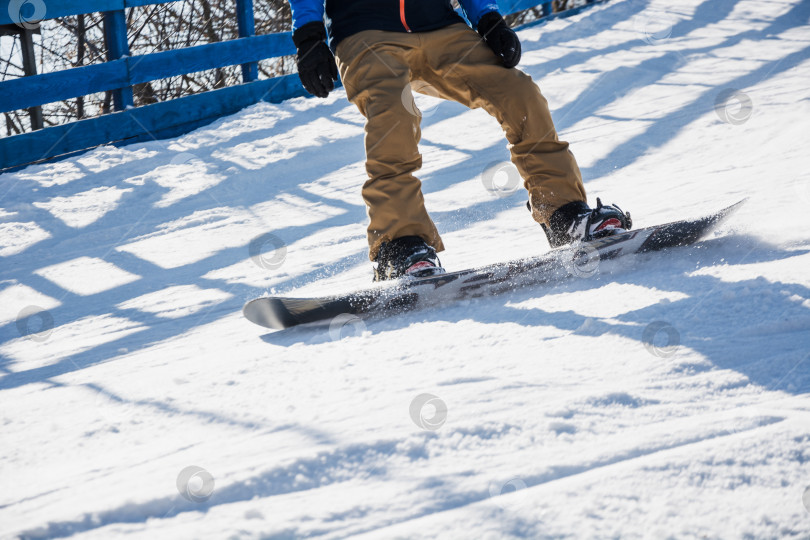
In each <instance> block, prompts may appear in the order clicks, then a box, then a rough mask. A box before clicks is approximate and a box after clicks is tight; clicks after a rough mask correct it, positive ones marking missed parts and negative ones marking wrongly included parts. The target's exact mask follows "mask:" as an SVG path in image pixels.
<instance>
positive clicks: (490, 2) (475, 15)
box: [458, 0, 498, 28]
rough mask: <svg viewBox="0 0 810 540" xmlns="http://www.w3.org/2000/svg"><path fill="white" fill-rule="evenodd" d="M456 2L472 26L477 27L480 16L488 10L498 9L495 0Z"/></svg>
mask: <svg viewBox="0 0 810 540" xmlns="http://www.w3.org/2000/svg"><path fill="white" fill-rule="evenodd" d="M458 3H459V4H460V5H461V9H462V10H463V11H464V15H465V16H466V17H467V20H468V21H470V24H471V25H472V27H473V28H478V21H479V20H480V19H481V17H482V16H484V15H485V14H487V13H489V12H490V11H498V3H497V2H496V1H495V0H459V1H458Z"/></svg>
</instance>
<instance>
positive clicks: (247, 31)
mask: <svg viewBox="0 0 810 540" xmlns="http://www.w3.org/2000/svg"><path fill="white" fill-rule="evenodd" d="M236 23H237V25H238V27H239V37H240V38H243V37H250V36H253V35H255V34H256V21H255V20H254V17H253V0H236ZM257 80H259V63H258V62H249V63H247V64H242V82H246V83H249V82H253V81H257Z"/></svg>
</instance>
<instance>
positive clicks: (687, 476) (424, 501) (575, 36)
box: [0, 0, 810, 539]
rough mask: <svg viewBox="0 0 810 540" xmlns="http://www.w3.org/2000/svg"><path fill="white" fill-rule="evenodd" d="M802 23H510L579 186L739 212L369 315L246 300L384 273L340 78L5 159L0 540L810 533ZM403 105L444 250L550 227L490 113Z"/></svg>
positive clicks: (798, 5)
mask: <svg viewBox="0 0 810 540" xmlns="http://www.w3.org/2000/svg"><path fill="white" fill-rule="evenodd" d="M809 18H810V2H806V1H802V0H780V1H775V0H773V1H770V0H740V1H732V0H702V1H701V0H684V1H681V2H669V1H666V0H655V1H650V2H643V1H640V0H616V1H612V2H609V3H606V4H601V5H599V6H597V7H594V8H592V9H589V10H586V11H585V12H583V13H581V14H579V15H577V16H575V17H572V18H569V19H564V20H556V21H552V22H550V23H548V24H544V25H537V26H532V27H528V28H524V29H522V30H521V31H520V32H519V35H520V37H521V39H522V42H523V46H524V49H525V52H524V55H523V60H522V62H521V68H522V69H524V70H525V71H526V72H528V73H530V74H531V75H532V76H533V77H534V79H535V80H536V81H537V82H538V84H539V85H540V87H541V89H542V90H543V92H544V94H545V96H546V97H547V98H548V100H549V102H550V104H551V107H552V111H553V115H554V118H555V121H556V123H557V126H558V128H559V131H560V133H561V137H562V138H564V139H566V140H569V141H570V142H571V144H572V149H573V151H574V153H575V155H576V156H577V158H578V160H579V162H580V164H581V167H582V171H583V174H584V177H585V179H586V187H587V189H588V191H589V197H590V200H591V202H593V201H595V198H596V197H597V196H598V197H601V198H602V199H603V200H604V201H605V202H615V203H618V204H619V205H620V206H622V207H623V208H625V209H626V210H629V211H631V213H632V214H633V216H634V218H635V222H636V224H637V226H640V227H641V226H645V225H650V224H654V223H658V222H663V221H671V220H676V219H680V218H685V217H697V216H699V215H701V214H703V213H706V212H709V211H713V210H716V209H719V208H721V207H723V206H725V205H727V204H730V203H733V202H735V201H737V200H739V199H742V198H743V197H746V196H748V197H750V200H749V202H748V203H747V205H745V206H744V207H743V208H742V209H741V210H740V211H739V212H738V213H737V214H736V215H735V216H734V217H733V218H732V219H731V220H730V221H729V222H728V223H727V224H726V225H724V227H723V228H722V229H721V230H719V231H718V232H717V233H715V234H714V235H713V236H712V237H711V238H709V239H707V240H705V241H703V242H701V243H699V244H697V245H695V246H693V247H689V248H679V249H674V250H672V251H669V252H666V253H658V254H649V255H644V256H640V257H637V258H634V259H633V260H631V261H627V263H626V264H613V265H611V266H607V265H605V267H603V268H600V269H599V272H598V273H596V274H595V275H593V276H591V277H583V278H572V279H569V280H567V281H564V282H561V283H557V284H553V285H547V286H538V287H532V288H527V289H523V290H516V291H514V292H512V293H509V294H504V295H501V296H497V297H490V298H484V299H477V300H473V301H469V302H466V303H463V304H456V305H448V306H439V307H435V308H431V309H429V310H425V311H420V312H414V313H409V314H404V315H399V316H395V317H391V318H387V319H382V318H374V319H366V320H358V319H351V318H342V319H340V320H336V321H331V324H322V325H314V326H309V327H302V328H296V329H291V330H286V331H280V332H272V331H268V330H265V329H263V328H260V327H258V326H255V325H252V324H251V323H249V322H248V321H246V320H245V319H244V318H243V317H242V316H241V313H240V309H241V306H242V304H243V303H244V302H245V301H246V300H248V299H250V298H253V297H256V296H259V295H261V294H264V293H268V292H275V293H278V294H280V293H283V294H290V295H310V294H324V293H329V292H337V291H342V290H348V289H351V288H354V287H359V286H363V285H368V284H369V283H370V278H371V269H370V263H369V262H368V260H367V256H366V242H365V221H366V217H365V207H364V206H363V204H362V201H361V198H360V194H359V190H360V186H361V185H362V183H363V181H364V179H365V173H364V167H363V157H364V155H363V119H362V118H361V116H360V114H359V112H358V111H357V110H356V109H355V108H354V107H353V106H352V105H351V104H349V103H348V102H347V101H346V97H345V93H344V92H343V91H336V92H334V93H333V94H332V95H331V96H330V97H329V98H328V99H325V100H317V99H294V100H290V101H288V102H285V103H283V104H280V105H271V104H267V103H262V104H258V105H256V106H253V107H250V108H248V109H246V110H244V111H242V112H241V113H239V114H236V115H234V116H232V117H228V118H223V119H221V120H219V121H217V122H216V123H214V124H212V125H210V126H208V127H205V128H202V129H199V130H197V131H195V132H193V133H190V134H188V135H185V136H183V137H179V138H177V139H173V140H163V141H154V142H150V143H144V144H134V145H130V146H125V147H122V148H114V147H103V148H99V149H96V150H94V151H92V152H89V153H86V154H84V155H81V156H78V157H73V158H71V159H67V160H63V161H59V162H53V163H47V164H43V165H37V166H32V167H28V168H27V169H24V170H22V171H19V172H14V173H7V174H3V175H2V176H0V220H2V223H0V257H2V268H0V272H2V277H1V278H0V279H2V281H1V282H0V317H2V322H0V324H2V326H0V370H1V371H2V373H0V426H2V427H1V428H0V437H2V439H1V440H0V537H2V538H15V537H20V538H44V537H57V538H58V537H77V538H98V539H107V538H114V537H132V538H136V537H137V538H172V539H176V538H300V537H316V538H345V537H350V536H352V537H354V536H360V537H364V538H442V539H444V538H462V539H471V538H568V537H582V538H695V537H699V538H723V539H726V538H809V537H810V513H808V510H807V509H806V508H805V506H807V507H810V492H807V493H806V492H805V490H806V488H807V486H808V485H810V400H809V399H808V392H810V227H808V208H809V207H810V172H808V171H810V155H809V154H808V147H807V143H808V135H807V134H808V132H810V125H808V124H809V122H810V91H808V81H810V26H809V25H808V22H809V20H808V19H809ZM406 101H407V100H406ZM417 103H418V105H419V106H420V108H421V109H422V111H423V116H424V118H423V128H424V130H423V140H422V143H421V149H422V151H423V153H424V168H423V169H422V171H421V173H420V176H421V178H422V180H423V181H424V186H423V188H424V192H425V198H426V201H427V206H428V209H429V210H430V211H431V213H432V215H433V217H434V219H435V220H436V222H437V224H438V226H439V228H440V230H441V231H442V232H443V234H444V240H445V244H446V245H447V250H446V251H445V252H444V253H442V254H441V258H442V262H443V263H444V265H445V266H446V267H447V268H449V269H461V268H464V267H469V266H475V265H480V264H484V263H490V262H495V261H501V260H505V259H509V258H514V257H519V256H525V255H530V254H535V253H542V252H544V251H545V250H546V249H548V247H547V243H546V241H545V239H544V237H543V235H542V233H541V230H540V228H539V227H538V226H537V225H536V224H534V223H533V222H532V220H531V218H530V215H529V213H528V212H527V211H526V208H525V205H524V202H525V193H524V192H523V189H522V187H521V186H519V185H518V184H519V183H518V182H516V179H515V177H514V169H513V168H511V165H503V163H504V162H507V161H508V158H509V155H508V151H507V148H506V146H505V140H504V138H503V135H502V133H501V130H500V127H499V126H498V125H497V123H496V122H495V121H494V120H493V119H492V118H490V117H489V116H488V115H487V114H486V113H484V112H483V111H481V110H477V111H468V110H467V109H465V108H463V107H461V106H460V105H457V104H454V103H440V102H436V101H432V100H430V98H419V99H417ZM424 394H427V396H425V395H424ZM190 467H196V468H190ZM181 492H182V494H181Z"/></svg>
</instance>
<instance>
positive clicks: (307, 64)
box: [292, 21, 338, 98]
mask: <svg viewBox="0 0 810 540" xmlns="http://www.w3.org/2000/svg"><path fill="white" fill-rule="evenodd" d="M292 39H293V43H295V48H296V49H298V59H297V60H298V76H299V77H300V78H301V83H302V84H303V85H304V88H306V89H307V92H309V93H310V94H312V95H315V96H318V97H320V98H325V97H326V96H328V95H329V92H331V91H332V90H334V89H335V81H336V80H337V78H338V70H337V64H336V63H335V56H334V55H333V54H332V51H330V50H329V47H328V46H327V45H326V43H325V42H324V40H325V39H326V28H324V26H323V23H322V22H321V21H312V22H311V23H307V24H305V25H304V26H302V27H301V28H299V29H298V30H296V31H295V32H293V36H292Z"/></svg>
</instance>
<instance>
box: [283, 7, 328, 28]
mask: <svg viewBox="0 0 810 540" xmlns="http://www.w3.org/2000/svg"><path fill="white" fill-rule="evenodd" d="M324 6H325V0H290V8H291V9H292V28H293V32H295V31H296V30H298V29H299V28H301V27H302V26H304V25H305V24H307V23H311V22H313V21H323V12H324Z"/></svg>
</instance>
